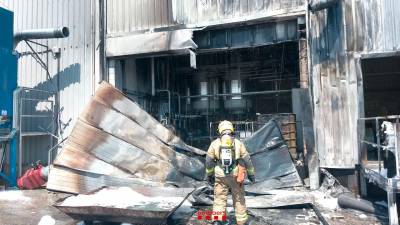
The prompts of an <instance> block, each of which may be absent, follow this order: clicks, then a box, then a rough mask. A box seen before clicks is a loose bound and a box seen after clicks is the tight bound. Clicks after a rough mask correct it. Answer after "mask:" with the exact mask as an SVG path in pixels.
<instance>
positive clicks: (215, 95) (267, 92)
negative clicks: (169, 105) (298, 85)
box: [181, 90, 292, 98]
mask: <svg viewBox="0 0 400 225" xmlns="http://www.w3.org/2000/svg"><path fill="white" fill-rule="evenodd" d="M291 92H292V90H277V91H252V92H243V93H224V94H210V95H191V96H181V98H205V97H223V96H250V95H265V94H277V93H291Z"/></svg>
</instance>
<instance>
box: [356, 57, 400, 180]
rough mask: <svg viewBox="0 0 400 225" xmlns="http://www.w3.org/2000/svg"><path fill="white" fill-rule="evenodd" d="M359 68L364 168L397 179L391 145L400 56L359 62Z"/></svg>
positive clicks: (399, 103)
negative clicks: (363, 132)
mask: <svg viewBox="0 0 400 225" xmlns="http://www.w3.org/2000/svg"><path fill="white" fill-rule="evenodd" d="M361 68H362V73H363V88H364V112H365V117H366V119H363V124H364V126H365V127H364V128H365V134H364V140H365V141H366V142H365V143H366V145H365V147H366V150H367V151H366V153H367V154H366V155H364V156H363V158H364V160H365V157H366V160H367V161H366V167H367V168H369V169H372V170H375V171H378V172H379V174H381V175H383V176H384V177H388V178H390V177H393V176H395V175H396V159H395V154H394V152H393V151H391V150H390V148H391V146H390V145H391V142H393V141H391V139H392V137H391V134H392V133H393V132H395V131H394V130H395V129H396V128H395V127H396V123H398V122H399V117H398V115H399V114H400V101H399V96H400V56H390V57H379V58H366V59H362V61H361ZM368 143H375V144H376V145H373V144H368Z"/></svg>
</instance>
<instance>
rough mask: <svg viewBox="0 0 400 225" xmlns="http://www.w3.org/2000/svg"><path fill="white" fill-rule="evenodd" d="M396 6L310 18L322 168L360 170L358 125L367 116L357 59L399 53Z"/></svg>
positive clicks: (375, 2) (380, 3) (371, 1)
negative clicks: (386, 53) (376, 53)
mask: <svg viewBox="0 0 400 225" xmlns="http://www.w3.org/2000/svg"><path fill="white" fill-rule="evenodd" d="M399 14H400V2H399V1H398V0H365V1H364V0H363V1H358V0H352V1H339V3H338V4H337V5H336V6H335V7H332V8H329V9H327V10H322V11H319V12H316V13H311V14H310V24H309V31H310V33H309V34H310V35H309V38H310V44H311V74H312V75H311V79H312V94H313V101H314V126H315V138H316V148H317V150H318V154H319V159H320V166H321V167H329V168H354V166H355V164H358V160H359V155H358V144H357V142H358V141H357V119H358V118H359V117H362V116H363V110H364V109H363V107H364V106H363V92H362V90H363V84H362V73H361V69H360V65H359V62H360V60H359V55H360V54H365V53H370V52H384V51H394V50H400V20H399V19H398V18H396V16H397V15H399Z"/></svg>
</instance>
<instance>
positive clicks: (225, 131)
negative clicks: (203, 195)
mask: <svg viewBox="0 0 400 225" xmlns="http://www.w3.org/2000/svg"><path fill="white" fill-rule="evenodd" d="M218 133H219V135H220V137H219V138H217V139H216V140H214V141H213V142H212V143H211V145H210V147H209V149H208V151H207V156H206V174H207V181H208V182H209V183H210V184H212V183H214V205H213V214H214V215H213V217H212V218H213V221H214V223H213V224H214V225H218V224H222V222H221V221H222V220H223V216H224V215H225V218H226V201H227V198H228V191H229V190H230V191H231V193H232V199H233V204H234V207H235V217H236V222H237V224H238V225H242V224H246V221H247V212H246V204H245V198H244V187H243V181H239V180H238V177H244V175H242V176H238V175H240V174H239V168H245V170H246V172H247V177H248V179H249V180H250V181H251V182H255V177H254V167H253V164H252V162H251V159H250V155H249V153H248V152H247V150H246V147H245V146H244V144H243V143H242V142H241V141H239V140H237V139H235V138H234V137H233V134H234V130H233V125H232V123H231V122H229V121H226V120H225V121H222V122H221V123H220V124H219V125H218ZM241 165H242V166H244V167H240V166H241ZM240 171H243V170H240ZM215 216H218V217H217V218H218V219H216V218H215Z"/></svg>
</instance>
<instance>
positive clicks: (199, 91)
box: [0, 0, 400, 224]
mask: <svg viewBox="0 0 400 225" xmlns="http://www.w3.org/2000/svg"><path fill="white" fill-rule="evenodd" d="M0 6H1V7H5V8H6V9H8V10H10V11H12V12H13V13H14V28H13V29H14V33H17V32H18V31H23V30H29V29H41V28H51V27H68V29H69V37H68V38H63V39H48V40H47V39H43V40H38V41H20V42H16V41H14V46H13V48H14V49H15V54H16V56H17V58H18V69H17V71H18V76H17V84H18V87H19V89H18V90H19V91H17V92H14V100H13V104H14V106H13V107H14V115H13V117H14V118H13V121H14V127H15V128H16V129H17V132H18V138H17V139H18V160H17V164H18V168H17V171H18V173H19V175H21V174H22V173H23V171H24V169H25V168H27V167H29V165H30V163H32V162H35V161H37V160H42V161H43V162H44V163H45V164H51V163H52V160H53V159H54V158H55V155H56V153H57V152H58V151H59V150H60V149H61V148H62V142H63V141H64V139H66V138H67V137H68V136H69V134H70V133H71V132H72V128H73V126H74V124H76V123H77V120H78V116H79V114H80V113H81V111H82V110H83V109H84V106H85V105H86V104H87V103H88V102H89V100H90V98H91V96H92V95H94V93H95V91H96V89H97V87H99V85H100V82H101V81H107V82H109V83H110V84H112V85H113V86H114V87H116V88H117V89H119V90H120V91H121V92H122V93H124V94H125V95H126V96H128V97H129V98H130V99H132V100H133V101H135V102H137V103H138V104H139V105H140V106H141V108H142V109H144V110H145V111H146V112H147V113H149V114H150V115H152V116H153V117H154V118H156V119H157V120H158V121H159V122H160V123H161V124H163V125H164V126H165V127H167V128H168V129H170V130H171V131H173V133H174V134H175V135H176V136H179V137H180V138H181V139H182V140H183V141H185V142H186V143H187V144H189V145H191V146H194V147H197V148H199V149H203V150H206V149H207V147H208V145H209V144H210V140H212V139H213V138H215V136H216V126H217V124H218V122H219V121H221V120H225V119H227V120H230V121H233V123H234V125H235V129H236V135H237V137H238V138H240V139H244V138H246V137H249V136H251V135H252V134H253V133H254V132H256V131H257V130H258V129H259V128H260V127H261V126H262V125H264V124H265V123H266V122H267V121H268V120H269V119H271V118H274V119H276V120H278V121H279V124H280V128H281V130H282V134H283V137H284V138H285V140H286V142H287V145H288V147H289V151H290V154H291V156H292V159H293V160H294V161H296V162H299V164H300V165H302V166H301V168H300V167H299V168H298V169H299V170H300V169H303V170H304V171H303V172H300V171H299V173H300V174H302V175H301V176H302V178H307V180H309V182H308V185H309V186H310V188H311V189H318V188H319V186H320V183H321V182H320V181H321V180H320V169H327V170H328V171H330V172H331V173H332V174H333V175H334V176H335V177H336V178H338V180H340V181H341V183H342V184H343V185H345V186H346V187H348V188H349V189H350V190H352V191H353V192H355V193H359V194H361V195H363V196H366V195H367V194H368V191H367V186H368V185H367V183H368V182H367V181H370V182H372V183H374V184H376V185H377V186H379V187H381V188H382V189H383V190H385V191H386V193H387V198H388V199H389V200H388V205H389V208H390V207H392V206H393V205H394V206H395V205H396V199H397V196H396V192H397V191H398V190H400V188H398V187H399V184H397V182H398V178H397V176H398V175H399V173H400V167H399V158H398V152H399V151H400V144H399V143H400V138H399V136H400V126H399V120H400V117H399V115H400V103H399V101H398V100H397V99H398V96H400V19H399V18H398V14H399V13H400V2H399V1H397V0H363V1H359V0H218V1H217V0H108V1H107V0H98V1H95V0H86V1H80V0H69V1H63V0H53V1H49V0H33V1H24V0H2V1H0ZM0 78H1V77H0ZM0 81H1V79H0ZM32 99H34V100H32ZM0 102H1V101H0ZM28 102H29V103H28ZM0 106H1V105H0ZM384 121H387V122H390V123H391V124H393V127H394V128H393V129H394V137H395V139H396V141H395V142H394V145H393V149H394V150H388V149H389V147H387V146H388V143H387V142H385V141H384V140H383V139H384V138H383V137H382V133H383V131H382V124H383V122H384ZM60 143H61V144H60ZM4 146H5V145H4ZM5 149H6V148H4V152H7V151H5ZM388 152H389V153H388ZM0 157H1V156H0ZM4 158H5V159H7V158H8V156H7V157H6V156H4ZM5 165H6V167H7V168H11V167H12V165H10V164H9V162H5ZM388 165H389V166H388ZM389 168H391V169H389ZM384 169H386V170H388V173H387V174H386V175H382V173H381V170H384ZM389 171H390V172H389ZM0 172H1V171H0ZM390 214H391V218H390V220H391V224H395V223H396V222H394V221H393V215H396V216H394V217H396V220H397V210H392V211H391V212H390Z"/></svg>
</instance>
